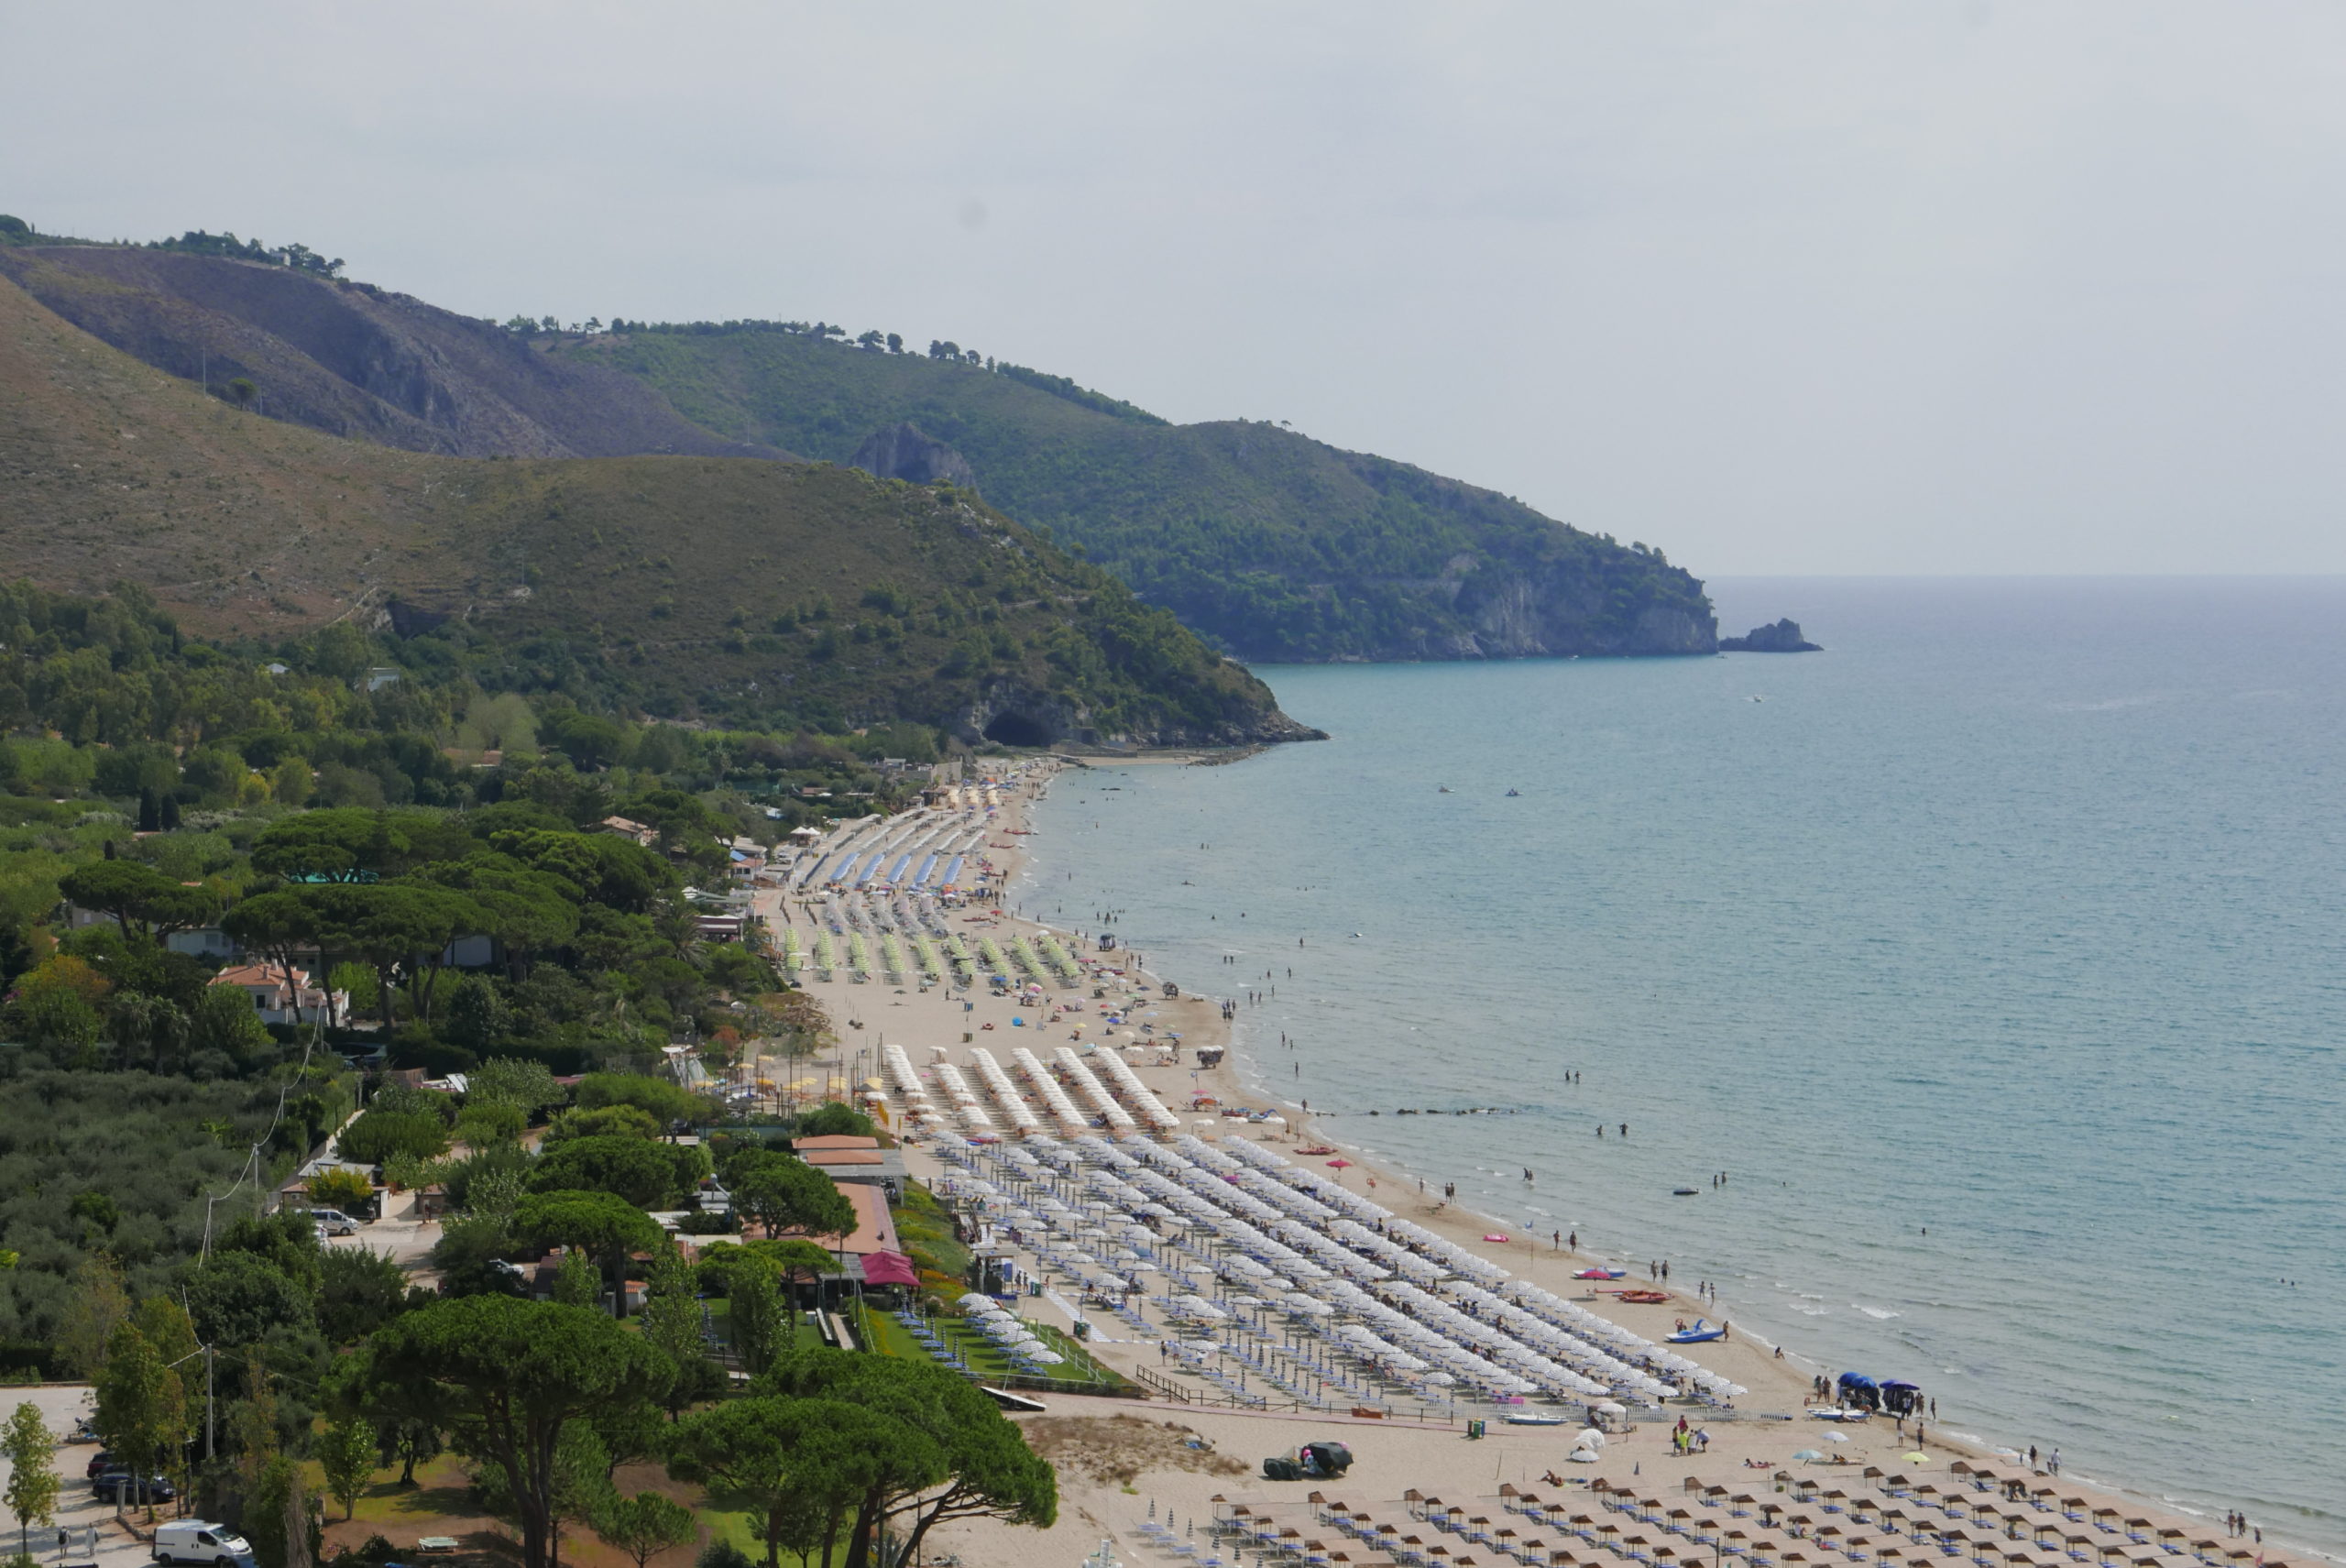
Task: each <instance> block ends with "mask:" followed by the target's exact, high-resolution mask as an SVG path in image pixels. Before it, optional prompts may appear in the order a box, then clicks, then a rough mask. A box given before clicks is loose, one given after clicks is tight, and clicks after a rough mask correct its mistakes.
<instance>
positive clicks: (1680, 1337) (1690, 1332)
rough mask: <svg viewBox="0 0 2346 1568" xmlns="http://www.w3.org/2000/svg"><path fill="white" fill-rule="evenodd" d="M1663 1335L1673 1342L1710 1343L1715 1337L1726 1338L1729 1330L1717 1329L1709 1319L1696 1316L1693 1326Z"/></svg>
mask: <svg viewBox="0 0 2346 1568" xmlns="http://www.w3.org/2000/svg"><path fill="white" fill-rule="evenodd" d="M1661 1337H1662V1338H1663V1340H1664V1341H1666V1342H1667V1343H1671V1344H1708V1343H1710V1342H1711V1341H1713V1340H1715V1339H1725V1338H1726V1337H1727V1331H1726V1330H1725V1329H1715V1328H1713V1327H1711V1326H1710V1323H1709V1321H1707V1320H1705V1319H1702V1318H1696V1319H1695V1320H1694V1327H1693V1328H1691V1329H1680V1330H1679V1331H1678V1332H1676V1333H1673V1334H1664V1335H1662V1336H1661Z"/></svg>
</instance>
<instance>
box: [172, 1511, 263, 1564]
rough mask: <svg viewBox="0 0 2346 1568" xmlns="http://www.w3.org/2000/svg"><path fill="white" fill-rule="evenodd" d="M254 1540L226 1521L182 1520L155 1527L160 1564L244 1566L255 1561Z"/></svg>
mask: <svg viewBox="0 0 2346 1568" xmlns="http://www.w3.org/2000/svg"><path fill="white" fill-rule="evenodd" d="M252 1555H253V1549H252V1543H251V1542H250V1541H247V1540H246V1539H245V1538H244V1537H243V1536H241V1535H238V1534H237V1533H236V1531H235V1530H230V1529H229V1528H228V1527H227V1526H226V1525H225V1524H207V1523H205V1522H204V1521H203V1520H202V1519H178V1520H175V1521H173V1522H172V1523H170V1524H164V1525H158V1526H156V1527H155V1561H156V1562H158V1563H211V1564H213V1565H214V1568H241V1565H243V1564H247V1563H250V1562H251V1561H252Z"/></svg>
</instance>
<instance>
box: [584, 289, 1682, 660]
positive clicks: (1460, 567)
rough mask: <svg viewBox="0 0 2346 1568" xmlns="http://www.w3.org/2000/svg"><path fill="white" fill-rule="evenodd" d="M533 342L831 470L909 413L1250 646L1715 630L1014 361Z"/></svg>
mask: <svg viewBox="0 0 2346 1568" xmlns="http://www.w3.org/2000/svg"><path fill="white" fill-rule="evenodd" d="M794 324H795V323H794ZM546 351H547V352H549V353H555V354H561V355H564V356H569V357H572V358H576V359H580V360H586V361H591V362H594V363H597V364H604V365H608V366H611V367H615V368H617V369H620V370H623V371H626V372H628V373H629V374H630V375H633V376H637V377H640V378H642V379H643V380H645V381H647V382H649V383H650V384H651V385H652V386H653V387H655V388H657V389H659V390H661V391H662V392H663V393H665V394H666V396H667V398H668V400H669V401H670V402H672V403H673V404H674V406H675V408H676V409H677V411H679V412H681V413H682V414H684V415H685V417H686V418H688V419H690V420H692V421H694V422H696V423H697V424H700V425H702V426H704V427H705V428H707V430H709V431H710V432H712V433H715V434H716V435H718V436H719V437H721V438H724V439H728V440H733V441H740V442H745V443H752V444H763V445H768V446H777V447H784V448H787V449H788V450H791V451H795V452H799V453H803V454H805V455H808V456H810V457H817V458H827V459H829V460H830V461H832V462H835V463H845V462H848V461H850V459H851V458H852V457H853V456H854V455H855V453H856V450H857V448H858V447H859V446H860V445H861V444H862V443H863V442H864V441H865V439H866V438H867V437H869V436H871V435H872V433H874V432H876V431H879V430H882V428H884V427H887V426H891V425H895V424H898V423H902V422H909V423H911V424H914V425H916V426H917V427H918V428H919V430H920V431H921V432H922V433H925V434H926V435H928V436H930V437H933V438H934V439H936V440H937V441H940V442H943V443H945V444H948V445H950V446H951V447H952V448H954V449H955V450H956V451H957V452H958V453H959V455H961V456H962V457H963V458H965V459H966V460H967V461H968V462H969V464H970V466H971V467H972V468H973V469H974V471H975V474H976V478H977V483H978V486H979V488H980V489H981V492H982V493H983V494H984V496H985V498H986V499H987V500H988V501H989V502H990V503H991V504H992V505H994V506H997V507H999V508H1001V509H1002V510H1003V511H1005V512H1007V513H1009V514H1010V515H1011V516H1014V517H1016V518H1018V519H1019V520H1020V521H1024V522H1025V523H1027V524H1029V525H1030V526H1034V527H1036V528H1042V529H1047V530H1049V531H1050V532H1051V533H1052V535H1053V537H1054V538H1056V539H1058V540H1059V541H1060V542H1062V543H1075V544H1080V545H1081V546H1082V547H1083V549H1084V550H1085V551H1086V552H1087V553H1088V554H1089V555H1090V557H1091V559H1092V560H1094V561H1096V562H1098V563H1100V564H1101V565H1104V566H1106V567H1107V568H1108V569H1109V570H1111V571H1113V572H1114V573H1115V574H1116V575H1117V576H1120V577H1121V578H1123V579H1124V581H1125V582H1127V583H1129V584H1131V585H1132V586H1133V587H1135V589H1137V590H1138V591H1139V592H1140V593H1141V594H1143V595H1144V596H1145V597H1146V598H1149V599H1150V600H1152V601H1154V602H1156V603H1159V604H1163V605H1166V606H1168V608H1170V609H1173V610H1174V611H1175V612H1176V613H1177V614H1178V615H1179V616H1180V617H1181V619H1182V620H1184V621H1185V622H1186V623H1187V624H1189V626H1190V627H1192V628H1194V629H1196V630H1199V631H1200V632H1203V633H1204V634H1206V635H1207V636H1208V637H1210V638H1211V639H1213V640H1214V641H1218V642H1219V643H1221V644H1222V646H1224V647H1227V648H1230V649H1232V650H1233V651H1234V652H1238V653H1239V654H1241V655H1242V656H1244V657H1247V658H1258V659H1338V658H1372V659H1390V658H1462V657H1463V658H1474V657H1501V656H1515V655H1522V654H1537V653H1672V652H1678V653H1699V652H1711V651H1712V649H1713V647H1714V645H1715V643H1716V626H1715V624H1714V622H1713V620H1712V618H1711V612H1710V605H1709V602H1708V600H1707V599H1706V598H1705V597H1704V594H1703V591H1702V585H1701V584H1700V583H1699V582H1697V581H1696V580H1695V579H1694V577H1692V576H1689V575H1688V574H1687V573H1685V572H1684V571H1683V570H1680V569H1678V568H1676V567H1673V566H1672V565H1669V563H1668V562H1667V561H1666V560H1664V559H1663V557H1662V556H1661V553H1660V552H1658V551H1648V550H1646V549H1644V548H1643V547H1642V546H1622V545H1619V544H1617V543H1614V542H1613V541H1611V540H1609V539H1606V538H1604V537H1601V536H1598V535H1595V534H1590V533H1585V532H1581V531H1579V530H1576V529H1573V528H1570V527H1567V526H1565V525H1563V524H1561V523H1558V522H1555V521H1551V520H1550V519H1548V518H1545V517H1542V516H1541V515H1540V513H1538V512H1536V511H1534V510H1531V509H1530V508H1529V507H1526V506H1524V505H1522V504H1521V503H1519V502H1517V501H1514V500H1512V499H1508V498H1507V497H1505V496H1501V495H1498V494H1496V493H1495V492H1492V491H1489V490H1485V489H1480V488H1475V487H1474V486H1471V485H1466V484H1463V483H1461V482H1459V481H1457V480H1454V479H1447V478H1443V477H1441V476H1439V475H1434V474H1430V473H1427V472H1426V471H1424V470H1423V469H1420V468H1414V467H1411V466H1409V465H1407V464H1402V463H1396V462H1393V461H1391V460H1389V459H1387V458H1383V457H1377V456H1374V455H1365V454H1361V453H1352V452H1344V451H1341V450H1339V449H1338V448H1335V447H1332V446H1330V445H1327V444H1324V443H1321V442H1317V441H1313V440H1310V438H1308V437H1305V436H1302V435H1299V434H1296V433H1292V432H1290V431H1288V430H1285V429H1283V428H1281V427H1279V426H1277V425H1271V424H1258V423H1253V422H1246V421H1233V422H1213V423H1206V424H1196V425H1185V426H1177V425H1171V424H1168V423H1167V422H1164V421H1162V420H1160V419H1157V417H1155V416H1154V415H1151V414H1148V413H1146V412H1145V411H1141V410H1139V409H1135V408H1134V407H1132V406H1131V405H1129V404H1124V403H1120V402H1117V401H1116V400H1113V399H1110V398H1106V397H1104V396H1102V395H1101V394H1098V393H1094V392H1091V391H1088V390H1086V389H1081V388H1079V387H1076V386H1075V385H1074V384H1073V383H1071V382H1068V381H1065V380H1064V379H1063V378H1055V377H1049V376H1045V375H1041V374H1039V373H1037V372H1034V371H1031V370H1027V369H1025V368H1024V367H1016V366H1009V365H999V364H997V365H992V366H988V365H985V364H973V363H970V362H969V360H968V359H967V358H965V357H955V358H951V359H947V358H944V357H941V356H925V355H919V354H898V353H889V352H886V351H885V350H884V349H877V348H872V347H866V346H858V345H853V344H849V343H845V342H840V341H834V340H832V339H831V338H829V337H828V336H826V335H824V334H820V333H819V332H811V331H800V330H784V329H781V328H779V327H778V326H777V325H776V324H775V323H729V324H728V325H725V326H721V327H713V328H712V327H691V328H666V327H660V328H647V327H645V326H643V325H642V324H641V323H630V325H628V326H627V327H625V328H624V329H622V330H619V331H616V332H612V333H607V334H597V335H592V336H585V337H579V336H563V337H557V338H554V339H551V340H549V341H548V344H547V348H546Z"/></svg>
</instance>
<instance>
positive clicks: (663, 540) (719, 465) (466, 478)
mask: <svg viewBox="0 0 2346 1568" xmlns="http://www.w3.org/2000/svg"><path fill="white" fill-rule="evenodd" d="M0 576H25V577H27V578H30V579H32V580H33V581H35V582H38V583H39V584H41V585H42V586H43V587H48V588H50V589H54V590H63V591H68V592H75V593H82V594H93V593H96V592H100V591H103V590H104V589H106V588H109V587H113V586H114V585H115V584H116V583H129V584H135V585H139V586H143V587H147V588H148V589H150V590H151V591H152V592H153V594H154V596H155V598H157V600H158V601H159V603H160V604H161V605H162V606H163V607H164V608H165V609H169V610H170V611H172V612H173V613H175V614H176V615H178V616H179V617H180V619H181V620H182V621H184V622H185V623H186V624H187V625H189V626H190V628H191V629H192V630H198V631H202V632H208V633H242V634H250V635H264V634H269V633H272V632H286V631H294V630H301V629H304V628H308V627H314V626H316V625H319V624H323V623H325V622H330V621H334V620H354V619H355V620H357V621H359V622H360V623H362V624H367V625H373V624H377V623H378V622H380V623H384V624H388V625H390V626H392V627H393V628H395V629H397V630H400V631H401V632H404V633H409V634H411V635H410V640H409V641H408V642H407V643H405V644H404V647H405V649H406V651H407V652H406V654H405V657H407V658H409V659H411V660H414V661H417V662H419V663H429V662H432V661H453V662H455V663H460V664H461V665H463V666H464V667H465V668H466V670H468V671H469V672H470V673H471V674H472V676H473V677H474V678H476V679H477V680H478V682H479V683H480V684H481V685H484V686H486V687H488V688H490V689H497V690H514V691H520V692H524V693H540V692H545V693H558V694H561V695H562V696H565V697H566V698H568V699H569V700H571V701H573V702H576V703H577V704H579V705H581V706H586V707H614V708H619V709H621V710H640V711H643V712H649V713H652V714H657V715H661V716H663V717H667V718H687V719H700V720H719V721H723V722H727V723H731V724H738V725H745V726H754V727H757V728H762V729H797V728H805V729H813V730H816V731H818V732H829V733H837V732H839V731H842V730H844V729H849V728H853V727H860V726H868V725H872V724H876V723H888V722H893V721H898V720H910V721H914V722H916V723H920V724H926V725H933V726H936V727H938V728H940V729H946V730H948V732H950V733H953V734H955V735H958V736H959V737H960V738H962V739H963V740H972V741H974V740H978V739H979V738H981V736H985V735H987V734H988V733H989V732H991V734H992V738H993V739H997V740H1009V741H1014V742H1023V743H1043V742H1047V741H1056V740H1102V741H1112V740H1117V739H1119V738H1122V739H1124V740H1132V741H1159V742H1164V743H1171V744H1214V743H1234V742H1245V741H1252V740H1270V739H1283V738H1290V737H1293V736H1295V735H1298V734H1301V733H1308V732H1305V731H1301V730H1300V729H1299V727H1297V726H1294V725H1293V724H1291V723H1290V722H1289V721H1288V720H1287V719H1286V718H1284V716H1282V715H1280V714H1279V713H1278V712H1277V708H1276V707H1274V706H1273V703H1272V700H1271V696H1270V694H1269V692H1268V690H1267V689H1266V688H1265V687H1264V686H1263V685H1261V683H1259V682H1257V681H1255V679H1254V678H1253V677H1252V676H1250V675H1248V674H1246V673H1245V671H1244V669H1242V668H1240V667H1239V666H1237V665H1234V664H1232V663H1228V662H1226V661H1225V660H1223V659H1222V658H1221V657H1220V656H1219V655H1217V654H1215V653H1213V652H1211V651H1210V650H1208V649H1207V648H1205V647H1204V646H1203V645H1201V644H1200V642H1199V641H1198V640H1197V639H1196V638H1195V637H1193V636H1191V635H1190V634H1189V632H1187V631H1186V630H1183V629H1182V628H1181V627H1180V626H1179V625H1178V622H1176V621H1175V620H1174V619H1173V617H1172V616H1171V615H1170V614H1169V613H1168V612H1167V611H1165V610H1164V609H1158V608H1154V607H1150V606H1146V605H1143V604H1141V603H1139V602H1137V601H1136V600H1135V598H1133V596H1132V594H1131V593H1130V591H1129V590H1127V589H1126V588H1125V587H1124V585H1123V584H1121V583H1119V582H1118V581H1116V580H1115V579H1114V578H1113V577H1112V576H1109V575H1107V574H1106V573H1104V572H1102V571H1101V570H1099V569H1098V568H1096V567H1094V566H1091V565H1086V564H1084V563H1082V562H1080V561H1076V560H1073V559H1071V558H1069V556H1067V555H1066V554H1063V553H1062V552H1060V551H1058V550H1057V549H1055V548H1053V547H1052V546H1051V545H1050V544H1048V543H1047V542H1045V541H1042V540H1040V539H1037V538H1036V537H1035V536H1034V535H1032V534H1030V533H1029V532H1026V531H1025V529H1023V528H1021V527H1019V526H1018V525H1017V524H1015V523H1013V522H1011V521H1008V520H1006V519H1004V518H1003V517H1002V516H1000V515H999V514H997V513H995V512H993V511H992V510H988V509H987V508H985V507H983V506H981V505H980V504H978V503H977V502H975V501H974V499H971V498H970V497H969V496H967V495H965V494H961V493H959V492H955V491H953V490H951V489H949V488H922V487H915V486H911V485H905V484H903V483H899V482H894V481H888V480H882V479H877V478H874V477H872V476H869V475H866V474H863V473H860V472H857V471H854V470H851V469H845V468H840V467H836V466H831V465H828V464H806V463H787V462H775V461H765V460H759V459H748V458H715V457H684V456H632V457H607V458H590V459H537V460H529V461H514V460H507V459H499V458H484V459H466V458H455V457H447V456H438V455H425V454H421V453H415V452H407V451H399V450H395V449H393V448H389V447H386V446H380V445H375V444H367V443H364V442H358V441H348V440H341V439H337V438H334V437H332V436H328V435H325V434H323V433H318V432H316V431H312V430H309V429H305V428H302V427H301V426H297V425H291V424H287V423H284V422H279V421H275V420H270V419H267V418H263V417H261V416H260V415H258V413H256V412H253V411H246V410H242V409H238V408H236V407H233V406H231V405H229V404H227V403H225V402H223V401H222V400H219V399H217V398H210V397H206V396H205V395H204V394H203V391H202V390H201V389H199V388H198V387H196V386H194V385H192V384H191V383H189V382H186V381H183V380H179V379H176V378H170V377H168V376H165V375H162V374H160V373H159V372H158V371H156V370H154V369H152V368H149V367H147V366H145V365H142V364H140V363H138V362H137V360H135V359H133V358H131V357H129V356H126V355H124V354H121V353H119V352H117V351H115V349H113V348H110V347H108V346H107V345H104V344H103V343H101V342H99V341H98V340H96V339H95V338H93V337H91V336H89V335H88V334H85V333H82V332H81V331H79V330H77V329H76V328H74V327H72V326H71V325H70V324H68V323H66V322H64V321H63V320H61V319H60V318H59V317H58V316H57V315H55V314H54V313H50V312H49V311H47V310H45V309H44V308H42V307H41V306H40V305H39V304H38V303H37V302H35V301H33V300H32V299H31V298H30V297H28V296H27V294H26V293H24V292H23V291H20V290H18V289H17V288H16V287H15V286H14V285H12V284H8V283H5V282H0ZM427 631H429V632H430V633H431V634H430V635H424V633H425V632H427Z"/></svg>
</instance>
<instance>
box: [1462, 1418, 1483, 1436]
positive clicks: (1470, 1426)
mask: <svg viewBox="0 0 2346 1568" xmlns="http://www.w3.org/2000/svg"><path fill="white" fill-rule="evenodd" d="M1466 1435H1467V1436H1468V1437H1480V1436H1482V1435H1483V1423H1482V1422H1481V1421H1480V1420H1472V1421H1468V1422H1467V1423H1466Z"/></svg>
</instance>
